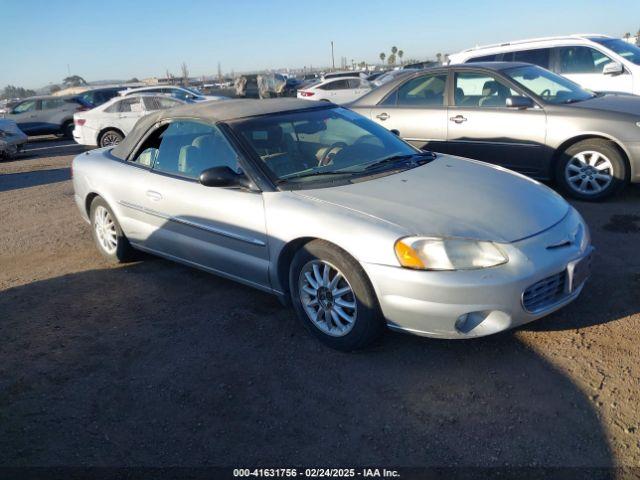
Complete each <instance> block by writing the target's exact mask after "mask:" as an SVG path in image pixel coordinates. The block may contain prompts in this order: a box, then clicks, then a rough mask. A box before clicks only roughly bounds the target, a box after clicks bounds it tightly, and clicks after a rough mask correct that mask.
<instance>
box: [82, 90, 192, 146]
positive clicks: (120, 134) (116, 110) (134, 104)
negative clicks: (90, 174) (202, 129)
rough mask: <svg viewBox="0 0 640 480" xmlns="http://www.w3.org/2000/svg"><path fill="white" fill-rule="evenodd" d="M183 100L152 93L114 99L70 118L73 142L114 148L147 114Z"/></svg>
mask: <svg viewBox="0 0 640 480" xmlns="http://www.w3.org/2000/svg"><path fill="white" fill-rule="evenodd" d="M184 103H186V102H184V101H183V100H180V99H178V98H174V97H170V96H168V95H157V94H156V95H154V94H152V93H144V92H143V93H138V94H130V95H127V96H125V97H124V98H123V97H115V98H112V99H111V100H109V101H108V102H107V103H104V104H102V105H101V106H99V107H97V108H94V109H93V110H89V111H86V112H82V113H76V114H75V115H74V116H73V122H74V124H75V128H74V130H73V139H74V140H75V141H76V142H77V143H79V144H81V145H90V146H99V147H107V146H110V145H117V144H118V143H120V142H121V141H122V139H123V138H125V137H126V136H127V135H128V134H129V132H130V131H131V130H132V129H133V126H134V125H135V124H136V122H137V121H138V120H139V119H140V118H142V117H143V116H145V115H147V114H148V113H149V112H154V111H156V110H163V109H166V108H173V107H177V106H178V105H183V104H184Z"/></svg>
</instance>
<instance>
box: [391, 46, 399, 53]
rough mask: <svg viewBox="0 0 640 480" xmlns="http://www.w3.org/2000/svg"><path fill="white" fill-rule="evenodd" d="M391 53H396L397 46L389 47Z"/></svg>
mask: <svg viewBox="0 0 640 480" xmlns="http://www.w3.org/2000/svg"><path fill="white" fill-rule="evenodd" d="M391 53H393V54H394V55H395V54H396V53H398V47H391Z"/></svg>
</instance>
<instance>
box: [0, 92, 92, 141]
mask: <svg viewBox="0 0 640 480" xmlns="http://www.w3.org/2000/svg"><path fill="white" fill-rule="evenodd" d="M88 108H89V107H87V106H86V105H85V104H84V103H83V102H82V101H81V100H79V99H78V97H75V96H73V97H54V96H51V95H49V96H41V97H29V98H25V99H24V100H21V101H20V102H18V103H17V104H15V105H14V106H13V108H12V109H11V110H9V111H8V112H5V113H4V114H2V115H3V116H4V117H5V118H8V119H9V120H13V121H14V122H16V123H17V124H18V127H19V128H20V130H22V131H23V132H24V133H26V134H27V135H48V134H62V135H64V136H65V137H68V138H72V132H73V114H74V113H76V112H81V111H84V110H87V109H88Z"/></svg>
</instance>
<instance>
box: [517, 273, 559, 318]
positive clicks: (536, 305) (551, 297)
mask: <svg viewBox="0 0 640 480" xmlns="http://www.w3.org/2000/svg"><path fill="white" fill-rule="evenodd" d="M566 281H567V273H566V271H565V270H563V271H562V272H560V273H556V274H555V275H551V276H550V277H547V278H545V279H543V280H540V281H539V282H536V283H534V284H533V285H531V286H530V287H529V288H527V289H526V290H525V291H524V293H523V294H522V305H523V306H524V309H525V310H527V311H528V312H531V313H538V312H541V311H542V310H544V309H545V308H547V307H550V306H551V305H553V304H554V303H557V302H558V301H560V300H561V299H562V298H563V297H564V296H565V295H566V293H565V284H566Z"/></svg>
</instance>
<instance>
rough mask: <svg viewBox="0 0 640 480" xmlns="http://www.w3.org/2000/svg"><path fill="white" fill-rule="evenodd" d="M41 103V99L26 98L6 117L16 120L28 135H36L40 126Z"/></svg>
mask: <svg viewBox="0 0 640 480" xmlns="http://www.w3.org/2000/svg"><path fill="white" fill-rule="evenodd" d="M39 103H40V100H25V101H24V102H21V103H19V104H18V105H16V106H15V107H13V110H11V112H10V113H8V114H7V115H6V118H9V119H11V120H13V121H14V122H16V123H17V124H18V127H19V128H20V130H22V131H23V132H24V133H26V134H27V135H35V134H37V133H38V130H39V127H40V121H39V119H38V108H39V105H38V104H39Z"/></svg>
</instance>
